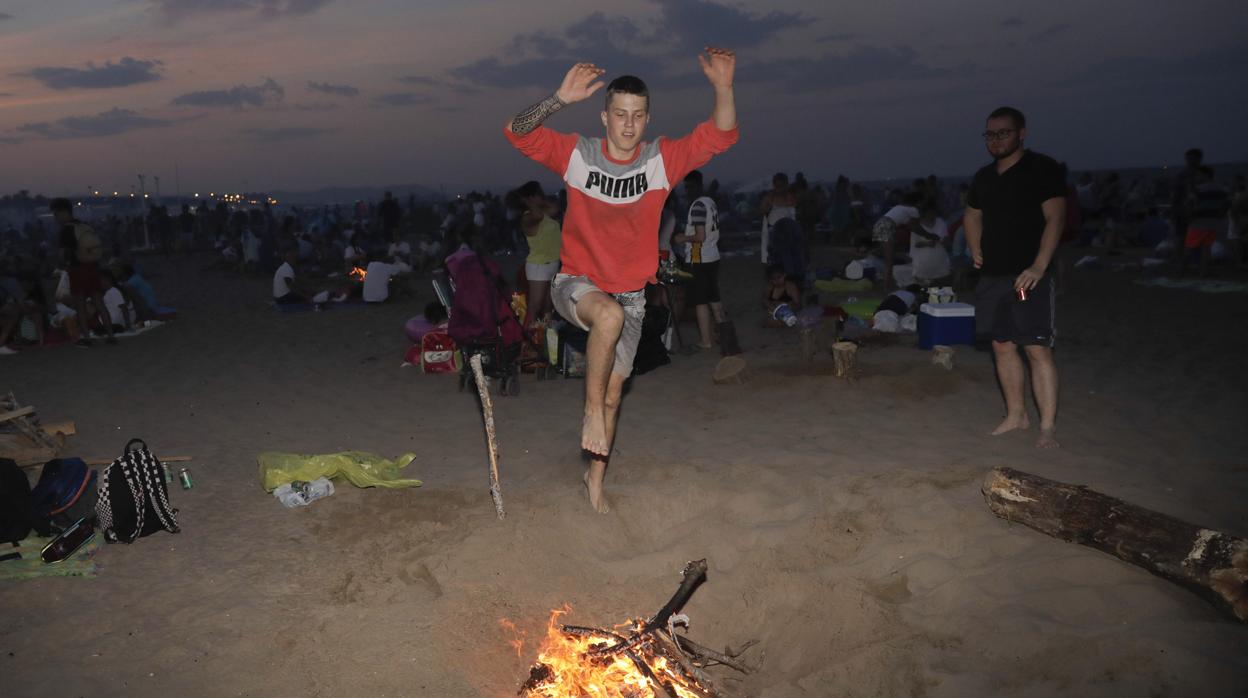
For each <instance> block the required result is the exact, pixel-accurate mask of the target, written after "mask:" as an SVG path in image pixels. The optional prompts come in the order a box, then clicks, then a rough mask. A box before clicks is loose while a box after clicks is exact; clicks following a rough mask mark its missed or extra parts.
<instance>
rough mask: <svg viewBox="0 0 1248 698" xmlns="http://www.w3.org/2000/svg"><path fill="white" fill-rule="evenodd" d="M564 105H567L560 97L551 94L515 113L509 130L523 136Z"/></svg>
mask: <svg viewBox="0 0 1248 698" xmlns="http://www.w3.org/2000/svg"><path fill="white" fill-rule="evenodd" d="M566 106H568V105H567V103H566V102H564V101H563V100H562V99H559V96H558V95H551V96H549V97H547V98H546V99H543V100H542V101H540V102H538V103H537V104H534V105H533V106H531V107H529V108H528V109H525V110H524V111H522V112H520V113H519V114H516V118H514V119H512V120H511V132H512V133H514V134H516V135H518V136H523V135H524V134H526V133H528V132H530V131H532V130H533V129H535V128H537V127H538V126H541V125H542V122H543V121H545V120H546V117H548V116H550V115H551V114H554V113H555V112H557V111H559V110H560V109H563V108H564V107H566Z"/></svg>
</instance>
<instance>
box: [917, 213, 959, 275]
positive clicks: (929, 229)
mask: <svg viewBox="0 0 1248 698" xmlns="http://www.w3.org/2000/svg"><path fill="white" fill-rule="evenodd" d="M947 245H949V226H948V224H946V223H945V219H944V218H941V217H940V214H939V212H938V211H937V209H936V202H934V201H930V200H929V201H925V202H924V203H923V205H922V206H920V207H919V219H918V221H917V222H916V223H915V224H914V225H913V226H911V235H910V263H911V264H913V265H914V278H915V280H916V281H919V282H920V283H925V284H935V285H937V286H940V285H943V283H944V281H946V277H948V276H949V274H950V272H951V268H950V265H949V250H948V248H947Z"/></svg>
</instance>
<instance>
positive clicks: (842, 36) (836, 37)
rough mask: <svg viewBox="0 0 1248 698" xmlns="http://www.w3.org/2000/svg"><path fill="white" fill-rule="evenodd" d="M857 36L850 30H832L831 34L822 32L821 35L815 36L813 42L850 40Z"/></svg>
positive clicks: (825, 42) (827, 42)
mask: <svg viewBox="0 0 1248 698" xmlns="http://www.w3.org/2000/svg"><path fill="white" fill-rule="evenodd" d="M857 38H858V35H857V34H853V33H851V32H833V33H831V34H824V35H823V36H820V37H818V38H816V39H815V43H817V44H830V43H833V42H836V41H851V40H853V39H857Z"/></svg>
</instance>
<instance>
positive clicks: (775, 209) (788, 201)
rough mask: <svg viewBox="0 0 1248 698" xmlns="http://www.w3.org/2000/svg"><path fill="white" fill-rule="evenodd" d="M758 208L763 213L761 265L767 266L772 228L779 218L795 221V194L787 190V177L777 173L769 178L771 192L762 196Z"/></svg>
mask: <svg viewBox="0 0 1248 698" xmlns="http://www.w3.org/2000/svg"><path fill="white" fill-rule="evenodd" d="M758 208H759V210H760V211H762V213H763V235H762V238H763V239H762V258H763V264H767V263H768V261H769V259H770V256H769V251H768V249H767V248H768V246H769V245H770V243H771V229H772V227H773V226H775V224H776V222H777V221H779V220H780V219H781V218H792V219H793V220H797V194H796V193H794V192H793V190H792V189H790V188H789V176H788V175H786V174H785V173H783V172H777V173H776V174H775V175H774V176H773V177H772V178H771V191H769V192H767V193H766V194H763V201H762V203H760V204H759V207H758Z"/></svg>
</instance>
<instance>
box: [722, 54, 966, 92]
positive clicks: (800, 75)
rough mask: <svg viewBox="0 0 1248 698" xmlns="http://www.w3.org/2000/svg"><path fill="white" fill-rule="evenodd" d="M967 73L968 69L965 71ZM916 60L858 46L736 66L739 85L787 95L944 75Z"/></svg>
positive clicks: (940, 70)
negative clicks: (773, 88) (771, 86)
mask: <svg viewBox="0 0 1248 698" xmlns="http://www.w3.org/2000/svg"><path fill="white" fill-rule="evenodd" d="M967 69H968V70H969V68H967ZM947 72H948V71H946V70H943V69H937V68H930V67H928V66H926V65H924V64H923V63H922V62H920V61H919V55H918V53H917V52H915V50H914V49H912V48H910V47H909V46H896V47H891V48H890V47H886V46H859V47H857V48H854V49H852V50H850V51H847V52H844V53H825V54H823V55H822V56H818V57H813V58H811V57H805V56H803V57H798V58H782V59H777V60H772V61H765V62H762V63H750V64H744V65H738V66H737V75H738V78H739V80H740V81H742V82H773V83H777V84H778V85H779V86H780V87H781V88H782V89H785V90H787V91H789V92H815V91H819V90H824V89H829V88H835V87H846V86H850V85H863V84H867V83H873V82H883V81H887V80H913V79H918V78H931V77H938V76H941V75H945V74H946V73H947Z"/></svg>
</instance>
